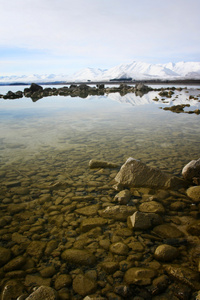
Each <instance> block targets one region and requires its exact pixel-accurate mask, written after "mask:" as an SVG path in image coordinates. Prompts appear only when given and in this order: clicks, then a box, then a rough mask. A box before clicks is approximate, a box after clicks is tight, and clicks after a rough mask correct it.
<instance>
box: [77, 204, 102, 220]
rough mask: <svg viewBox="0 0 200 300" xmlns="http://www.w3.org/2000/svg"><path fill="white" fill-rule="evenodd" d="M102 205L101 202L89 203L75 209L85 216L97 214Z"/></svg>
mask: <svg viewBox="0 0 200 300" xmlns="http://www.w3.org/2000/svg"><path fill="white" fill-rule="evenodd" d="M99 207H100V205H99V204H94V205H88V206H85V207H81V208H78V209H76V210H75V212H76V213H77V214H79V215H84V216H88V217H89V216H95V215H96V214H97V212H98V210H99Z"/></svg>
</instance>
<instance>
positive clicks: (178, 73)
mask: <svg viewBox="0 0 200 300" xmlns="http://www.w3.org/2000/svg"><path fill="white" fill-rule="evenodd" d="M128 78H132V79H135V80H148V79H160V80H162V79H163V80H170V79H200V62H178V63H171V62H170V63H167V64H149V63H146V62H137V61H133V62H131V63H129V64H121V65H119V66H116V67H113V68H110V69H106V70H102V69H97V68H86V69H83V70H80V71H78V72H76V73H75V74H73V75H71V76H69V75H63V74H62V75H55V74H50V75H49V74H48V75H37V74H34V75H29V76H26V75H21V76H14V75H13V76H0V83H11V82H12V83H13V82H24V83H31V82H38V83H39V82H43V83H44V82H55V81H64V82H69V81H76V82H80V81H89V80H90V81H109V80H111V79H128Z"/></svg>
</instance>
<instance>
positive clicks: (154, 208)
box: [139, 201, 165, 214]
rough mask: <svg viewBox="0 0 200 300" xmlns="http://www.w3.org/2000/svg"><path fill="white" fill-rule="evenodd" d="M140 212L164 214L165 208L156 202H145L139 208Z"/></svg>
mask: <svg viewBox="0 0 200 300" xmlns="http://www.w3.org/2000/svg"><path fill="white" fill-rule="evenodd" d="M139 211H141V212H146V213H155V214H164V212H165V208H164V206H163V205H162V204H161V203H159V202H156V201H148V202H144V203H142V204H141V205H140V206H139Z"/></svg>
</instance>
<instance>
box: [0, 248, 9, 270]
mask: <svg viewBox="0 0 200 300" xmlns="http://www.w3.org/2000/svg"><path fill="white" fill-rule="evenodd" d="M10 257H11V251H10V249H7V248H4V247H0V267H1V266H3V265H5V264H6V263H7V262H8V261H9V260H10Z"/></svg>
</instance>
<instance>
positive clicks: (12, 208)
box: [8, 203, 27, 214]
mask: <svg viewBox="0 0 200 300" xmlns="http://www.w3.org/2000/svg"><path fill="white" fill-rule="evenodd" d="M26 207H27V205H26V204H25V203H19V204H9V205H8V211H9V212H10V213H11V214H16V213H19V212H21V211H22V210H25V209H26Z"/></svg>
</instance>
